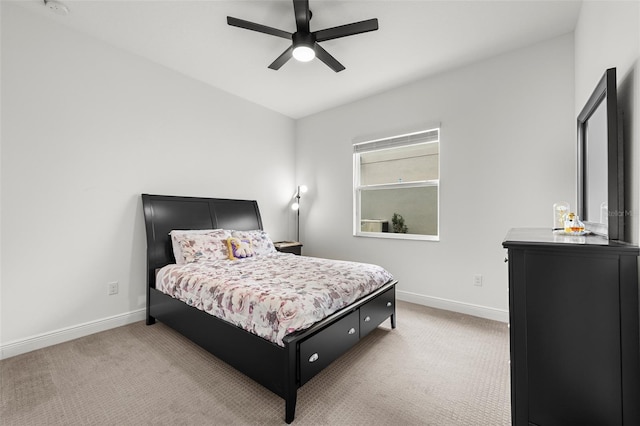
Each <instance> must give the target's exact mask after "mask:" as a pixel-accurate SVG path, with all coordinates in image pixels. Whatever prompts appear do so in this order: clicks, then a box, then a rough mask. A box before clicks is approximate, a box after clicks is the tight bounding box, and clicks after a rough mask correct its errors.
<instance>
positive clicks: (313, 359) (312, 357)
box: [309, 352, 319, 362]
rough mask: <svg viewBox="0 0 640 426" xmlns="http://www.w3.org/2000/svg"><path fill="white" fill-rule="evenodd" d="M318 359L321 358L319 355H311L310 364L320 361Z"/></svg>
mask: <svg viewBox="0 0 640 426" xmlns="http://www.w3.org/2000/svg"><path fill="white" fill-rule="evenodd" d="M318 358H319V356H318V353H317V352H316V353H315V354H313V355H311V356H310V357H309V362H315V361H317V360H318Z"/></svg>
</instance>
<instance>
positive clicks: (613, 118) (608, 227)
mask: <svg viewBox="0 0 640 426" xmlns="http://www.w3.org/2000/svg"><path fill="white" fill-rule="evenodd" d="M603 102H606V107H607V115H606V117H607V123H606V126H607V140H606V143H607V158H606V162H607V204H608V212H609V214H608V223H606V224H603V223H600V222H594V221H590V220H588V219H589V218H587V217H585V214H584V213H585V204H586V199H587V197H588V193H587V191H588V188H587V185H586V178H587V176H588V173H589V170H587V155H588V153H587V142H588V141H587V137H586V128H587V126H588V123H589V119H590V118H591V116H592V115H593V113H594V112H595V111H596V109H597V108H598V107H599V106H600V105H601V104H602V103H603ZM618 127H619V125H618V99H617V88H616V69H615V68H609V69H608V70H607V71H606V72H605V74H604V75H603V76H602V78H601V79H600V81H599V82H598V85H597V86H596V88H595V90H594V91H593V93H592V94H591V97H589V100H588V101H587V103H586V104H585V106H584V108H583V109H582V112H580V114H579V115H578V209H577V211H578V216H579V217H580V219H581V220H582V221H583V222H584V224H585V227H586V229H587V230H588V231H591V232H593V233H594V234H598V235H602V236H605V237H607V238H609V239H610V240H622V239H623V238H624V216H625V211H624V151H623V146H622V138H619V137H618V136H619V133H618Z"/></svg>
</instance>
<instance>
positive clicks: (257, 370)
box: [142, 194, 397, 423]
mask: <svg viewBox="0 0 640 426" xmlns="http://www.w3.org/2000/svg"><path fill="white" fill-rule="evenodd" d="M142 204H143V209H144V218H145V225H146V233H147V280H148V288H147V292H148V293H147V324H148V325H151V324H154V323H155V320H156V319H158V320H160V321H161V322H163V323H164V324H166V325H168V326H170V327H171V328H173V329H175V330H176V331H178V332H179V333H181V334H182V335H184V336H186V337H187V338H189V339H190V340H192V341H193V342H195V343H197V344H198V345H200V346H201V347H203V348H204V349H206V350H208V351H209V352H211V353H212V354H213V355H215V356H216V357H218V358H220V359H221V360H223V361H225V362H226V363H228V364H229V365H231V366H233V367H234V368H236V369H237V370H239V371H240V372H242V373H244V374H246V375H247V376H249V377H250V378H252V379H253V380H255V381H256V382H258V383H260V384H261V385H263V386H265V387H266V388H267V389H269V390H271V391H272V392H274V393H275V394H277V395H279V396H280V397H282V398H284V400H285V405H286V407H285V421H286V422H287V423H291V422H292V421H293V419H294V416H295V407H296V397H297V390H298V388H299V387H301V386H302V385H303V384H304V383H306V382H307V381H308V380H309V379H311V377H313V376H314V375H315V374H317V373H318V372H320V371H321V370H322V369H323V368H324V367H326V366H327V365H329V364H330V363H331V362H332V361H333V360H335V359H337V358H338V357H339V356H340V355H342V354H343V353H344V352H346V351H347V350H348V349H349V348H351V347H352V346H353V345H355V343H357V342H358V340H359V339H361V338H362V337H364V336H365V335H366V334H368V333H369V332H371V331H372V330H374V329H375V328H376V327H377V326H378V325H380V324H381V323H382V322H383V321H385V320H386V319H387V318H390V319H391V327H392V328H395V327H396V321H395V306H396V304H395V285H396V284H397V281H395V280H392V281H389V282H388V283H386V284H385V285H384V286H383V287H381V288H380V289H378V290H376V291H374V292H373V293H371V294H369V295H367V296H365V297H363V298H361V299H360V300H358V301H356V302H354V303H353V304H351V305H349V306H347V307H345V308H343V309H341V310H340V311H338V312H335V313H333V314H332V315H330V316H329V317H327V318H325V319H323V320H321V321H319V322H317V323H316V324H314V325H313V326H311V327H310V328H308V329H306V330H302V331H298V332H295V333H292V334H289V335H287V336H285V337H284V339H283V342H284V347H282V346H278V345H276V344H274V343H271V342H269V341H267V340H265V339H263V338H261V337H258V336H256V335H254V334H252V333H249V332H247V331H245V330H243V329H241V328H239V327H236V326H235V325H233V324H231V323H228V322H226V321H224V320H221V319H218V318H216V317H214V316H212V315H209V314H207V313H206V312H204V311H201V310H199V309H196V308H194V307H191V306H189V305H187V304H186V303H184V302H181V301H179V300H178V299H174V298H172V297H170V296H167V295H166V294H164V293H162V292H160V291H158V290H156V288H155V284H156V283H155V280H156V271H157V269H158V268H161V267H163V266H165V265H168V264H171V263H175V259H174V256H173V251H172V247H171V239H170V237H169V232H170V231H171V230H173V229H215V228H223V229H235V230H240V231H248V230H255V229H262V219H261V217H260V211H259V210H258V203H257V202H256V201H252V200H232V199H220V198H196V197H176V196H164V195H149V194H142Z"/></svg>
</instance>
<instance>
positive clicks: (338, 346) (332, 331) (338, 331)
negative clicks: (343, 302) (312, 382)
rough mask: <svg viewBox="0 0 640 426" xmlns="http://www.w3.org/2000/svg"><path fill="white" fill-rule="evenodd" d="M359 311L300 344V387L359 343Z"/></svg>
mask: <svg viewBox="0 0 640 426" xmlns="http://www.w3.org/2000/svg"><path fill="white" fill-rule="evenodd" d="M359 318H360V317H359V315H358V311H357V310H356V311H354V312H352V313H350V314H349V315H347V316H346V317H344V318H342V319H341V320H340V321H338V322H336V323H335V324H332V325H330V326H329V327H327V328H325V329H324V330H322V331H320V332H319V333H317V334H315V335H313V336H311V337H309V338H308V339H307V340H305V341H304V342H302V343H300V386H302V385H303V384H305V383H306V382H307V381H308V380H309V379H311V378H312V377H313V376H315V375H316V374H317V373H318V372H320V370H322V369H323V368H325V367H326V366H327V365H329V364H331V362H333V361H334V360H336V359H337V358H338V357H339V356H340V355H342V354H343V353H345V352H347V351H348V350H349V348H351V347H352V346H353V345H355V344H356V343H358V340H359V338H360V337H359V336H360V334H359V331H358V321H359Z"/></svg>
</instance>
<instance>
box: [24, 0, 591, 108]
mask: <svg viewBox="0 0 640 426" xmlns="http://www.w3.org/2000/svg"><path fill="white" fill-rule="evenodd" d="M62 2H63V3H64V4H65V5H66V6H68V8H69V9H70V13H69V14H68V15H67V16H59V15H56V14H54V13H53V12H51V11H50V10H49V9H48V8H47V7H45V6H44V1H43V0H21V1H19V3H20V5H21V6H22V7H25V8H28V9H29V10H32V11H34V13H38V14H42V15H43V16H46V17H48V18H49V19H53V20H55V21H57V22H59V23H60V24H62V25H65V26H68V27H71V28H73V29H75V30H78V31H80V32H83V33H86V34H89V35H91V36H93V37H96V38H98V39H101V40H104V41H106V42H107V43H109V44H112V45H114V46H117V47H120V48H122V49H124V50H127V51H130V52H133V53H135V54H137V55H140V56H143V57H145V58H148V59H150V60H151V61H154V62H157V63H159V64H162V65H164V66H166V67H168V68H171V69H173V70H176V71H178V72H180V73H182V74H185V75H187V76H190V77H192V78H195V79H197V80H200V81H203V82H205V83H207V84H210V85H212V86H215V87H217V88H220V89H222V90H225V91H227V92H230V93H233V94H235V95H237V96H240V97H242V98H245V99H248V100H250V101H252V102H255V103H257V104H260V105H263V106H265V107H267V108H270V109H272V110H275V111H278V112H280V113H282V114H285V115H287V116H290V117H292V118H301V117H304V116H307V115H309V114H313V113H315V112H319V111H322V110H325V109H328V108H331V107H335V106H338V105H342V104H345V103H347V102H350V101H354V100H357V99H360V98H363V97H366V96H370V95H373V94H375V93H379V92H382V91H385V90H388V89H390V88H393V87H396V86H399V85H402V84H405V83H408V82H411V81H414V80H417V79H420V78H424V77H426V76H428V75H433V74H436V73H441V72H443V71H446V70H449V69H452V68H456V67H459V66H462V65H465V64H468V63H472V62H476V61H479V60H482V59H484V58H488V57H491V56H495V55H499V54H501V53H504V52H508V51H510V50H514V49H517V48H520V47H524V46H528V45H531V44H535V43H537V42H540V41H542V40H546V39H549V38H553V37H556V36H559V35H561V34H566V33H568V32H571V31H573V29H574V27H575V24H576V21H577V17H578V14H579V11H580V4H581V2H580V1H569V0H555V1H542V0H534V1H518V0H505V1H486V0H482V1H481V0H473V1H451V0H449V1H431V0H413V1H401V0H384V1H383V0H377V1H363V0H347V1H343V0H310V8H311V11H312V12H313V19H312V20H311V30H312V31H315V30H319V29H324V28H329V27H334V26H338V25H343V24H348V23H351V22H355V21H361V20H365V19H370V18H378V22H379V26H380V29H379V30H378V31H374V32H369V33H365V34H359V35H355V36H350V37H345V38H340V39H336V40H331V41H326V42H323V43H322V46H323V47H324V48H325V49H326V50H327V51H328V52H329V53H330V54H332V55H333V56H334V57H335V58H336V59H337V60H338V61H340V62H341V63H342V64H343V65H344V66H345V67H346V70H344V71H342V72H339V73H335V72H333V71H332V70H331V69H330V68H328V67H327V66H326V65H324V64H323V63H322V62H320V61H319V60H317V59H315V60H313V61H312V62H310V63H300V62H297V61H295V60H293V59H292V60H290V61H289V62H287V63H286V64H285V65H284V66H283V67H282V68H281V69H280V70H279V71H273V70H271V69H268V68H267V66H268V65H269V64H270V63H271V62H272V61H273V60H274V59H275V58H276V57H278V55H280V53H282V52H283V51H284V50H285V49H286V48H287V47H288V46H289V44H290V43H289V42H288V41H287V40H286V39H282V38H277V37H273V36H269V35H266V34H260V33H257V32H254V31H248V30H244V29H241V28H236V27H231V26H228V25H227V23H226V17H227V16H233V17H236V18H240V19H244V20H247V21H252V22H257V23H260V24H263V25H267V26H270V27H275V28H278V29H282V30H285V31H288V32H295V21H294V15H293V3H292V1H291V0H278V1H273V0H257V1H239V0H234V1H223V0H196V1H186V0H173V1H172V0H138V1H133V0H102V1H100V0H75V1H72V0H62Z"/></svg>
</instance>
